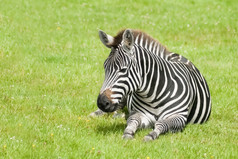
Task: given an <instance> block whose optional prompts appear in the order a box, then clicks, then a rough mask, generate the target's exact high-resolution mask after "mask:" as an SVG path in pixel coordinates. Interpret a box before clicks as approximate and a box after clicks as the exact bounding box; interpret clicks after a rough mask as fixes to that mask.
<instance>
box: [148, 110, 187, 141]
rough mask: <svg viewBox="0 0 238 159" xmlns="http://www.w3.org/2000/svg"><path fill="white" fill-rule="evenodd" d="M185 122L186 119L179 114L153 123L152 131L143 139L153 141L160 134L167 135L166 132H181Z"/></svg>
mask: <svg viewBox="0 0 238 159" xmlns="http://www.w3.org/2000/svg"><path fill="white" fill-rule="evenodd" d="M186 120H187V118H186V117H184V116H183V115H179V114H176V115H173V116H171V117H169V118H167V119H164V120H158V121H156V122H155V127H154V130H153V131H151V132H150V133H149V134H148V135H146V136H145V137H144V141H146V142H147V141H151V140H155V139H156V138H158V137H159V135H160V134H164V133H167V132H168V131H171V132H177V131H182V130H183V129H184V127H185V124H186Z"/></svg>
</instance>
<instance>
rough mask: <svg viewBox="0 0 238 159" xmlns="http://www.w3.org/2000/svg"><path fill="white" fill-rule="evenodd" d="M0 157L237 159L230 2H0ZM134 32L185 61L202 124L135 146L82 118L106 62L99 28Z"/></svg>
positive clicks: (116, 126)
mask: <svg viewBox="0 0 238 159" xmlns="http://www.w3.org/2000/svg"><path fill="white" fill-rule="evenodd" d="M0 4H1V5H0V121H1V122H0V158H108V159H109V158H135V159H137V158H140V159H155V158H209V159H212V158H222V159H223V158H237V157H238V64H237V62H238V1H237V0H227V1H222V0H217V1H212V0H207V1H202V0H199V1H189V0H182V1H175V0H169V1H165V0H164V1H158V2H155V1H152V0H145V1H143V0H138V1H136V2H134V1H132V0H122V1H121V0H120V1H119V0H115V1H111V0H104V1H91V2H90V1H88V0H83V1H77V0H61V1H59V0H48V1H37V0H24V1H23V0H0ZM122 28H132V29H141V30H143V31H145V32H147V33H148V34H150V35H152V36H153V37H154V38H156V39H158V40H159V41H160V42H161V43H162V44H164V45H166V46H167V47H168V48H169V50H171V51H174V52H177V53H180V54H181V55H184V56H185V57H187V58H188V59H190V60H191V61H192V62H193V63H194V64H195V65H196V66H197V67H198V68H199V69H200V71H201V72H202V73H203V75H204V76H205V78H206V80H207V82H208V85H209V87H210V90H211V94H212V114H211V118H210V120H209V121H208V122H207V123H206V124H204V125H188V126H187V127H186V129H185V130H184V131H183V132H182V133H176V134H167V135H162V136H160V138H159V139H158V140H156V141H154V142H150V143H144V142H142V139H143V137H144V136H145V135H146V134H147V133H148V132H149V131H150V130H140V131H139V132H138V133H137V134H136V136H135V140H132V141H124V140H122V134H123V130H124V128H125V124H126V121H125V120H124V119H120V118H119V119H114V118H112V116H111V115H108V116H104V117H100V118H89V117H88V115H89V114H90V113H91V112H92V111H95V110H96V109H97V106H96V99H97V95H98V93H99V90H100V87H101V85H102V82H103V80H104V70H103V62H104V60H105V59H106V58H107V56H108V54H109V50H108V49H107V48H105V47H104V46H103V45H102V44H101V42H100V40H99V38H98V29H102V30H104V31H106V32H107V33H108V34H111V35H115V34H116V33H117V32H118V31H119V30H120V29H122Z"/></svg>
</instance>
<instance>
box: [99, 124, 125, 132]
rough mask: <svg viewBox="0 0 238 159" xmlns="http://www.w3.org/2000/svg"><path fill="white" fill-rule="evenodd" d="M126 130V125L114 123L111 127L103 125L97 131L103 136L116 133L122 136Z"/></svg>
mask: <svg viewBox="0 0 238 159" xmlns="http://www.w3.org/2000/svg"><path fill="white" fill-rule="evenodd" d="M125 128H126V124H125V123H113V124H109V125H105V124H104V125H102V124H101V125H98V126H97V128H96V131H97V132H98V133H101V134H103V135H108V134H115V133H121V134H122V133H123V131H124V129H125Z"/></svg>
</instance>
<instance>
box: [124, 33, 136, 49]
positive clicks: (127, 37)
mask: <svg viewBox="0 0 238 159" xmlns="http://www.w3.org/2000/svg"><path fill="white" fill-rule="evenodd" d="M133 45H134V36H133V33H132V31H131V30H130V29H126V30H125V31H124V33H123V36H122V46H123V47H124V48H125V49H126V50H128V51H130V50H131V49H132V47H133Z"/></svg>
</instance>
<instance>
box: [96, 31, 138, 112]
mask: <svg viewBox="0 0 238 159" xmlns="http://www.w3.org/2000/svg"><path fill="white" fill-rule="evenodd" d="M99 37H100V40H101V41H102V43H103V44H104V45H105V46H106V47H108V48H110V49H111V52H110V55H109V56H108V58H107V59H106V61H105V62H104V69H105V80H104V83H103V86H102V88H101V90H100V94H99V96H98V99H97V105H98V107H99V108H100V109H101V110H102V111H104V112H113V111H116V110H117V109H120V108H122V107H124V106H125V105H126V99H127V96H128V94H130V93H131V92H133V91H135V90H136V89H137V87H138V85H139V82H138V80H137V78H138V77H137V76H138V69H137V67H136V58H135V48H134V36H133V32H132V31H131V30H130V29H127V30H125V31H121V32H120V33H118V35H117V36H115V37H112V36H110V35H107V34H106V33H104V32H103V31H99Z"/></svg>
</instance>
